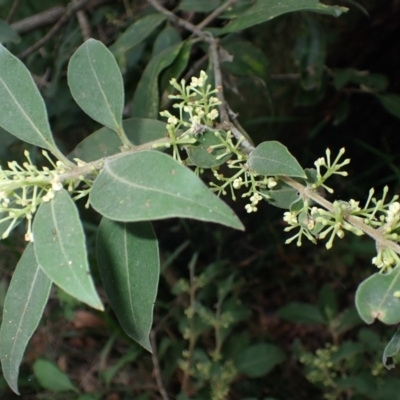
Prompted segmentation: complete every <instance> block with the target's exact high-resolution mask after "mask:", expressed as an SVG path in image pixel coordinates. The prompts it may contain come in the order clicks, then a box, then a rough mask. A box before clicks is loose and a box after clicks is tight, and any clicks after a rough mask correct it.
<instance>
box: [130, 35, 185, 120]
mask: <svg viewBox="0 0 400 400" xmlns="http://www.w3.org/2000/svg"><path fill="white" fill-rule="evenodd" d="M182 45H183V42H181V43H178V44H176V45H174V46H171V47H169V48H167V49H165V50H164V51H162V52H161V53H158V54H157V55H156V56H155V57H153V58H152V59H151V60H150V62H149V63H148V64H147V66H146V69H145V70H144V72H143V74H142V77H141V78H140V81H139V83H138V85H137V88H136V91H135V94H134V96H133V101H132V116H133V117H136V118H151V119H157V118H158V111H159V110H158V109H159V93H158V78H159V75H160V73H161V72H162V71H163V70H164V69H165V68H167V67H168V66H170V65H171V64H172V63H173V62H174V60H175V58H176V56H177V55H178V54H179V52H180V50H181V47H182Z"/></svg>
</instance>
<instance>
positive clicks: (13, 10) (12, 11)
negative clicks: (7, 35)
mask: <svg viewBox="0 0 400 400" xmlns="http://www.w3.org/2000/svg"><path fill="white" fill-rule="evenodd" d="M20 4H21V0H14V3H13V5H12V6H11V9H10V12H9V13H8V15H7V19H6V22H7V24H9V23H10V22H11V21H12V19H13V18H14V15H15V13H16V12H17V10H18V7H19V5H20Z"/></svg>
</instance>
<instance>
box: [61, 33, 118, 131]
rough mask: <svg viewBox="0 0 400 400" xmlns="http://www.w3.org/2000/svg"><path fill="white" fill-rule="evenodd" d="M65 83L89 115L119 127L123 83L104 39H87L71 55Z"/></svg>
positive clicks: (111, 125) (116, 129)
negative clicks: (103, 41) (66, 82)
mask: <svg viewBox="0 0 400 400" xmlns="http://www.w3.org/2000/svg"><path fill="white" fill-rule="evenodd" d="M68 85H69V87H70V90H71V93H72V97H73V98H74V99H75V101H76V102H77V103H78V105H79V107H81V108H82V110H83V111H85V113H86V114H88V115H89V116H90V117H91V118H93V119H94V120H95V121H97V122H99V123H100V124H102V125H104V126H107V127H108V128H110V129H112V130H113V131H115V132H120V131H121V130H122V111H123V108H124V84H123V81H122V76H121V73H120V71H119V67H118V65H117V62H116V61H115V58H114V56H113V55H112V54H111V52H110V51H109V50H108V49H107V47H106V46H104V44H103V43H101V42H99V41H97V40H94V39H89V40H87V41H86V42H85V43H83V44H82V45H81V46H80V47H79V48H78V50H77V51H76V52H75V53H74V55H73V56H72V57H71V59H70V61H69V65H68Z"/></svg>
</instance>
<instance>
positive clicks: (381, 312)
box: [356, 266, 400, 325]
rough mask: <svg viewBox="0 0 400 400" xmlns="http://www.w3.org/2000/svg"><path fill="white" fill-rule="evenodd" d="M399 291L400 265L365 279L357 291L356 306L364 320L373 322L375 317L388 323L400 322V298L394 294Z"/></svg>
mask: <svg viewBox="0 0 400 400" xmlns="http://www.w3.org/2000/svg"><path fill="white" fill-rule="evenodd" d="M397 291H400V266H399V267H396V268H394V269H393V270H392V271H391V272H389V273H387V274H380V273H376V274H373V275H371V276H370V277H369V278H367V279H366V280H365V281H363V282H362V283H361V284H360V285H359V286H358V289H357V292H356V307H357V311H358V313H359V314H360V317H361V318H362V319H363V320H364V322H366V323H367V324H372V323H373V322H374V321H375V319H378V320H379V321H382V322H383V323H384V324H388V325H393V324H397V323H398V322H400V299H399V298H397V297H395V296H394V294H395V293H396V292H397Z"/></svg>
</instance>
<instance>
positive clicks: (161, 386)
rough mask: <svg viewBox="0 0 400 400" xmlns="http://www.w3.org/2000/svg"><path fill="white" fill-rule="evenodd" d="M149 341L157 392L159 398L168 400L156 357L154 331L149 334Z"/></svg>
mask: <svg viewBox="0 0 400 400" xmlns="http://www.w3.org/2000/svg"><path fill="white" fill-rule="evenodd" d="M150 341H151V347H152V349H153V352H152V353H151V359H152V360H153V367H154V370H153V371H154V376H155V378H156V382H157V387H158V391H159V392H160V394H161V397H162V398H163V400H169V397H168V394H167V391H166V390H165V387H164V384H163V381H162V377H161V369H160V363H159V362H158V357H157V342H156V334H155V332H154V330H152V331H151V332H150Z"/></svg>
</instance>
